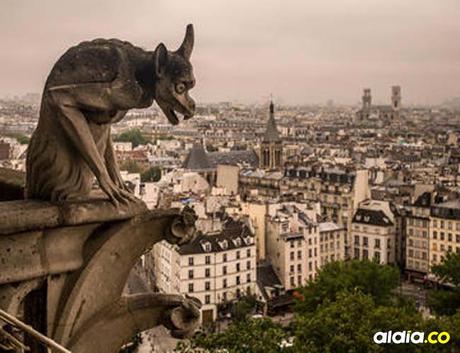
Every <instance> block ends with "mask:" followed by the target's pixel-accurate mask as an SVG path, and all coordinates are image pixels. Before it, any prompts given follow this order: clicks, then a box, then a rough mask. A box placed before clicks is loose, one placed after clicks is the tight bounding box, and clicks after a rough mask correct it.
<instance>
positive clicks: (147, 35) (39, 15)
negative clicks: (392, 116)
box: [0, 0, 460, 104]
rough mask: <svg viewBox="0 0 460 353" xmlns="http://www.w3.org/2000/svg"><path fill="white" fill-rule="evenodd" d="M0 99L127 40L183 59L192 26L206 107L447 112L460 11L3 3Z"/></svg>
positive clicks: (395, 6) (434, 4)
mask: <svg viewBox="0 0 460 353" xmlns="http://www.w3.org/2000/svg"><path fill="white" fill-rule="evenodd" d="M0 9H1V11H0V41H1V43H2V44H3V46H2V47H3V48H2V49H3V50H2V51H3V52H2V55H1V57H0V75H1V77H2V85H1V87H0V96H2V95H7V94H11V95H14V94H24V93H27V92H41V90H42V88H43V84H44V81H45V79H46V75H47V73H48V72H49V70H50V69H51V67H52V65H53V64H54V62H55V61H56V60H57V59H58V57H59V56H60V55H62V54H63V52H64V51H65V50H66V49H67V48H68V47H69V46H72V45H75V44H77V43H79V42H80V41H83V40H88V39H92V38H97V37H106V38H111V37H117V38H120V39H125V40H128V41H131V42H132V43H134V44H136V45H139V46H141V47H144V48H148V49H151V50H153V49H154V48H155V46H156V45H157V44H158V43H159V42H160V41H164V43H165V44H166V46H167V47H168V49H170V50H175V49H176V48H177V46H178V45H179V44H180V41H181V40H182V37H183V32H184V28H185V25H186V24H187V23H194V24H195V30H196V34H197V40H196V50H195V51H194V53H193V62H194V68H195V74H196V77H197V81H198V84H197V86H196V88H195V89H194V90H193V91H192V93H193V95H194V97H196V99H197V101H198V102H204V103H206V102H215V101H240V102H263V101H266V100H267V99H268V96H269V94H270V93H273V95H274V96H275V97H276V99H277V100H278V101H279V102H280V103H288V104H293V103H295V104H297V103H300V104H309V103H324V102H326V101H327V100H328V99H333V100H334V101H335V102H339V103H345V104H356V103H358V102H359V99H360V96H361V93H362V89H363V88H364V87H371V88H372V92H373V96H374V100H375V102H387V101H388V99H389V96H390V92H389V87H390V86H391V85H394V84H397V85H401V86H402V87H403V92H404V103H405V104H411V103H417V104H438V103H441V102H443V101H444V100H446V99H448V98H450V97H453V96H458V95H459V93H458V92H459V91H460V65H459V64H460V48H459V46H458V45H457V44H456V43H457V39H458V38H459V36H460V27H459V26H458V18H459V16H460V2H458V1H456V0H445V1H427V0H423V1H420V0H418V1H417V0H405V1H397V0H390V1H375V0H340V1H338V0H335V1H331V0H329V1H313V2H311V1H309V2H305V1H276V0H268V1H264V2H255V1H253V2H248V1H244V0H237V1H214V0H205V1H200V2H184V1H136V6H133V4H132V3H131V2H125V1H112V2H111V3H110V6H109V5H107V3H105V4H101V3H98V2H93V1H88V0H84V1H78V2H65V3H63V2H60V1H57V0H46V1H35V2H24V1H21V2H20V1H13V0H6V1H2V4H1V5H0Z"/></svg>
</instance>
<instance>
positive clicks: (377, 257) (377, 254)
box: [374, 251, 380, 262]
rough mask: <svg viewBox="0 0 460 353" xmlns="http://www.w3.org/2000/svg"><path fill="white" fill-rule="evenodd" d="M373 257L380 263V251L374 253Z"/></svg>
mask: <svg viewBox="0 0 460 353" xmlns="http://www.w3.org/2000/svg"><path fill="white" fill-rule="evenodd" d="M374 257H375V259H376V260H377V261H378V262H380V251H376V252H374Z"/></svg>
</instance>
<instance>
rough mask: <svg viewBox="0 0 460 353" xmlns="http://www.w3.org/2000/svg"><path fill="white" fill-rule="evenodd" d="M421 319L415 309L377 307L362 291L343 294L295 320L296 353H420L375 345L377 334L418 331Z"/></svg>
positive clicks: (411, 347) (402, 347)
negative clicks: (375, 335)
mask: <svg viewBox="0 0 460 353" xmlns="http://www.w3.org/2000/svg"><path fill="white" fill-rule="evenodd" d="M422 321H423V320H422V318H421V316H420V314H418V313H417V311H416V310H415V308H413V309H411V310H406V309H404V308H398V307H386V306H377V305H376V303H375V301H374V299H373V297H372V296H370V295H366V294H363V293H362V292H360V291H355V292H354V293H348V292H341V293H339V294H338V295H337V298H336V301H330V300H326V301H324V302H323V304H321V305H320V306H318V308H317V310H316V311H314V312H310V313H302V314H301V315H300V316H297V317H296V323H295V327H296V331H295V340H294V352H296V353H348V352H353V353H361V352H362V353H377V352H379V353H380V352H382V353H383V352H388V353H397V352H418V350H417V349H418V348H417V347H416V345H394V344H382V345H378V344H376V343H374V340H373V337H374V334H375V333H376V332H387V331H389V330H392V331H404V330H417V328H419V327H420V325H421V322H422Z"/></svg>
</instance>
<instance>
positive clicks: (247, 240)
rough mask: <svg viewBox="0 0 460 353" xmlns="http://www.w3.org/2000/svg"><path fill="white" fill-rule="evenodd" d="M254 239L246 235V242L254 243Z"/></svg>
mask: <svg viewBox="0 0 460 353" xmlns="http://www.w3.org/2000/svg"><path fill="white" fill-rule="evenodd" d="M253 240H254V239H252V237H246V238H245V242H246V244H247V245H250V244H252V242H253Z"/></svg>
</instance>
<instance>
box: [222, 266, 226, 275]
mask: <svg viewBox="0 0 460 353" xmlns="http://www.w3.org/2000/svg"><path fill="white" fill-rule="evenodd" d="M222 274H224V275H226V274H227V266H223V267H222Z"/></svg>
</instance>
